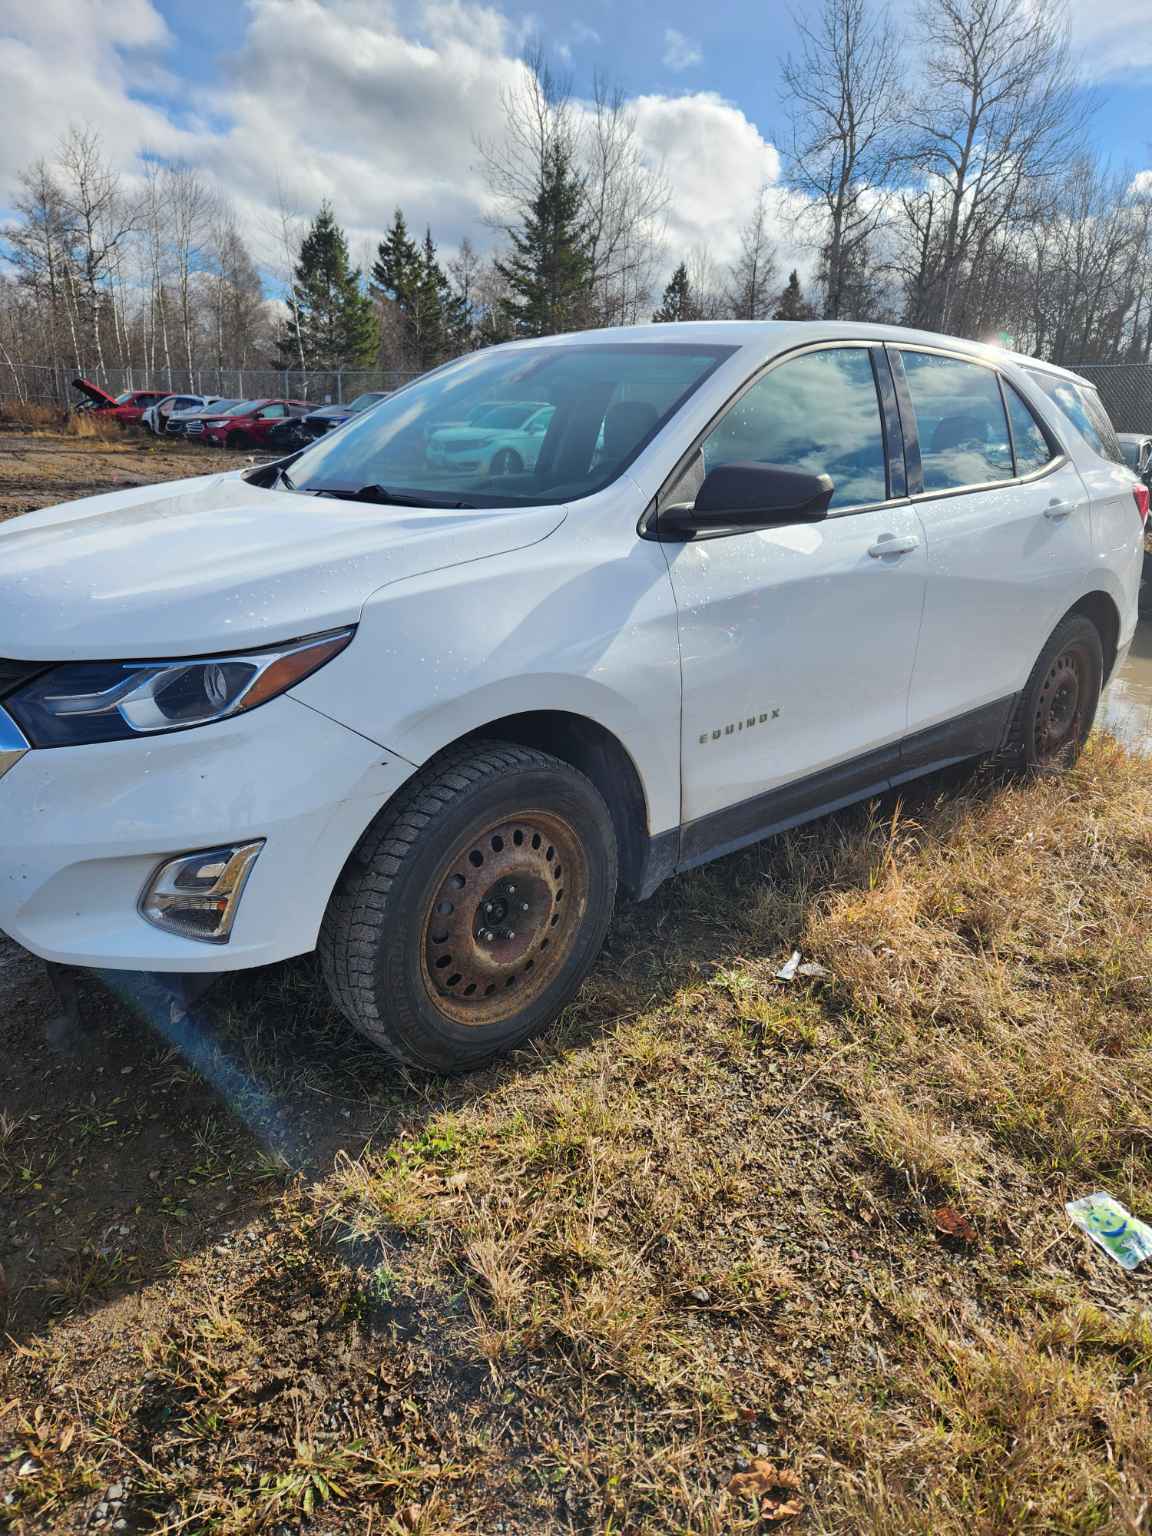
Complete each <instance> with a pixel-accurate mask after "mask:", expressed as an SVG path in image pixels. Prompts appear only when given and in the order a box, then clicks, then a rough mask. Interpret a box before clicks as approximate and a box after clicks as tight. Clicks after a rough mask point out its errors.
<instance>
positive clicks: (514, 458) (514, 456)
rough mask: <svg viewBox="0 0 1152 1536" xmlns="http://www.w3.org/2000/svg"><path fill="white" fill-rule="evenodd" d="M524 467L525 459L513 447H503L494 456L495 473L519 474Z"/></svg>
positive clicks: (492, 471)
mask: <svg viewBox="0 0 1152 1536" xmlns="http://www.w3.org/2000/svg"><path fill="white" fill-rule="evenodd" d="M523 468H524V461H523V459H522V458H521V457H520V455H519V454H518V453H517V452H516V451H515V449H513V448H501V450H500V452H499V453H497V454H494V455H493V457H492V469H491V471H490V473H491V474H493V475H518V474H519V473H520V472H521V470H522V469H523Z"/></svg>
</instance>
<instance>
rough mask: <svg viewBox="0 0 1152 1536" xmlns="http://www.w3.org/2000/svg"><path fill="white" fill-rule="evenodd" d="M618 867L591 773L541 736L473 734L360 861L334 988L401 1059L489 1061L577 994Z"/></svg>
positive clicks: (332, 932)
mask: <svg viewBox="0 0 1152 1536" xmlns="http://www.w3.org/2000/svg"><path fill="white" fill-rule="evenodd" d="M616 878H617V852H616V836H615V830H614V828H613V824H612V818H611V815H610V813H609V811H608V807H607V806H606V805H605V803H604V800H603V798H602V797H601V795H600V793H599V791H598V790H597V789H596V788H595V786H594V785H593V784H592V783H591V782H590V780H588V779H587V778H586V777H585V776H584V775H583V774H582V773H580V772H578V771H577V770H576V769H575V768H573V767H571V766H570V765H569V764H567V763H564V762H561V761H560V760H559V759H558V758H555V757H552V756H550V755H549V754H548V753H545V752H539V751H536V750H535V749H533V748H529V747H519V746H513V745H511V744H506V743H502V742H497V741H487V742H475V743H470V744H468V745H467V746H464V747H461V748H460V749H459V750H457V751H455V752H453V753H451V754H450V755H445V756H444V757H442V758H440V759H438V760H435V761H434V762H432V763H431V764H429V765H428V767H427V768H425V769H424V770H423V771H422V772H421V773H419V774H417V775H416V777H415V778H414V779H413V780H412V781H411V783H410V784H409V785H408V786H406V788H405V789H404V790H403V791H402V792H401V795H400V796H399V798H398V799H397V800H396V801H395V802H394V804H393V805H391V806H389V807H388V808H387V809H386V810H385V811H384V812H383V813H382V814H381V816H380V817H379V818H378V819H377V821H376V822H375V823H374V824H373V826H372V827H370V828H369V830H368V832H367V833H365V835H364V837H363V838H362V839H361V842H360V845H359V846H358V848H357V849H356V851H355V853H354V854H353V855H352V858H351V859H350V860H349V862H348V865H347V866H346V868H345V870H344V873H343V874H342V876H341V878H340V881H339V883H338V885H337V887H336V890H335V892H334V893H333V896H332V900H331V902H330V904H329V908H328V912H327V914H326V916H325V919H324V923H323V926H322V928H321V933H320V943H319V951H320V959H321V964H322V966H323V970H324V975H325V979H326V980H327V983H328V986H329V989H330V991H331V993H332V997H333V1000H334V1001H335V1003H336V1005H337V1007H339V1008H340V1009H341V1011H342V1012H343V1013H344V1014H345V1016H346V1017H347V1018H348V1019H349V1021H350V1022H351V1023H352V1024H353V1025H355V1027H356V1028H357V1029H358V1030H360V1032H361V1033H362V1034H364V1035H367V1037H368V1038H369V1039H370V1040H372V1041H373V1042H374V1043H375V1044H376V1045H378V1046H380V1047H381V1049H382V1050H384V1051H385V1052H386V1053H387V1054H388V1055H389V1056H390V1057H392V1058H393V1059H394V1060H396V1061H399V1062H402V1063H404V1064H405V1065H408V1066H414V1067H422V1068H426V1069H428V1070H431V1071H436V1072H462V1071H467V1070H469V1069H470V1068H473V1067H477V1066H480V1065H481V1064H482V1063H484V1062H486V1061H488V1060H490V1059H491V1058H492V1057H494V1056H499V1055H502V1054H503V1053H505V1052H506V1051H509V1050H512V1049H513V1048H514V1047H515V1046H517V1045H520V1044H522V1043H523V1042H524V1041H526V1040H528V1039H530V1038H531V1037H532V1036H533V1035H535V1034H538V1033H539V1032H540V1031H541V1030H543V1029H544V1028H546V1027H547V1025H548V1024H550V1023H551V1022H552V1020H553V1019H554V1018H555V1017H556V1015H557V1014H558V1013H559V1012H560V1011H561V1009H562V1008H563V1007H564V1006H565V1004H566V1003H568V1002H569V1001H570V1000H571V998H572V997H573V996H574V994H575V992H576V990H577V988H578V987H579V986H580V983H581V982H582V981H583V980H584V977H585V976H586V975H587V974H588V971H589V970H590V969H591V967H592V966H593V964H594V963H595V961H596V957H597V955H598V954H599V952H600V948H601V945H602V944H603V942H604V936H605V934H606V933H607V930H608V924H609V922H610V921H611V917H612V909H613V904H614V901H615V896H616Z"/></svg>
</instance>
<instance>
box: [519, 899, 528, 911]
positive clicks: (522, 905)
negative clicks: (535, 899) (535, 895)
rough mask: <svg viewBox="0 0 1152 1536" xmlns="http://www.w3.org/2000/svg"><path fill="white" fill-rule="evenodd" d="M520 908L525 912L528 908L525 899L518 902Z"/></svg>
mask: <svg viewBox="0 0 1152 1536" xmlns="http://www.w3.org/2000/svg"><path fill="white" fill-rule="evenodd" d="M520 910H521V912H527V910H528V903H527V902H526V901H522V902H521V903H520Z"/></svg>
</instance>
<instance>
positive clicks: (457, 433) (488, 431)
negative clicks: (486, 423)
mask: <svg viewBox="0 0 1152 1536" xmlns="http://www.w3.org/2000/svg"><path fill="white" fill-rule="evenodd" d="M519 430H520V429H519V427H437V428H436V430H435V431H434V432H430V433H429V434H428V437H429V441H431V440H432V439H435V441H436V442H438V443H455V442H462V441H464V440H465V439H467V438H469V437H483V438H489V437H509V436H511V435H512V434H514V433H516V432H518V431H519Z"/></svg>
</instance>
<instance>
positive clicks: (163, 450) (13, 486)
mask: <svg viewBox="0 0 1152 1536" xmlns="http://www.w3.org/2000/svg"><path fill="white" fill-rule="evenodd" d="M244 461H245V460H244V456H243V455H240V454H235V453H226V452H225V451H224V450H223V449H216V448H202V447H200V446H199V445H198V444H194V443H180V442H175V441H172V440H169V439H167V438H155V437H150V436H146V435H145V434H144V433H142V432H141V433H135V432H133V433H128V432H125V433H117V434H116V435H115V436H113V435H111V434H109V436H108V437H106V438H95V437H91V438H77V437H69V436H66V435H65V434H64V433H60V432H28V431H21V430H19V429H10V430H4V429H3V427H2V426H0V522H3V521H4V520H5V519H6V518H9V517H16V516H17V515H18V514H19V513H21V512H32V511H34V510H35V509H36V508H37V507H51V506H55V505H56V504H57V503H58V502H62V501H75V500H76V499H77V498H78V497H81V496H96V495H99V494H100V493H101V492H102V491H119V490H124V489H126V488H127V487H128V486H133V485H149V484H151V483H153V482H154V481H158V480H180V479H182V478H184V477H186V476H189V475H203V474H211V473H212V472H213V471H214V470H221V469H236V468H237V467H238V465H240V464H242V463H244Z"/></svg>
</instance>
